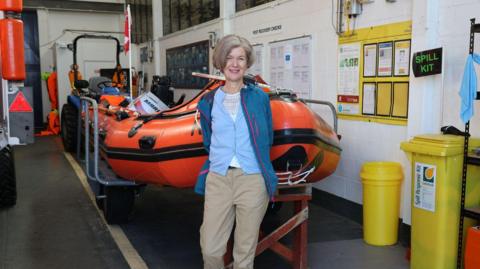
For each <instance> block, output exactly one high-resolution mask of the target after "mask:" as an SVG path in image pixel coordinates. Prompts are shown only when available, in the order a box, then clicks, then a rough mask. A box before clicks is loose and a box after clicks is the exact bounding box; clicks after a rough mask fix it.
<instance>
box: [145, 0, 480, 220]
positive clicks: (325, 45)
mask: <svg viewBox="0 0 480 269" xmlns="http://www.w3.org/2000/svg"><path fill="white" fill-rule="evenodd" d="M233 2H234V1H227V0H223V1H222V0H221V1H220V3H221V5H220V6H221V14H226V17H225V18H223V17H221V18H219V19H218V20H215V21H212V22H209V23H206V24H203V25H200V26H197V27H193V28H192V29H187V30H184V31H181V32H178V33H174V34H171V35H167V36H163V34H162V33H161V32H158V30H157V32H155V33H154V35H156V36H157V37H158V38H159V39H158V40H159V41H158V43H157V46H156V48H158V51H156V55H157V57H156V65H157V66H158V67H157V68H158V69H157V70H159V72H160V74H165V72H166V70H165V65H166V63H165V50H166V49H168V48H171V47H177V46H181V45H185V44H188V43H193V42H196V41H199V40H205V39H207V38H208V32H209V31H218V34H219V36H220V37H221V36H222V35H223V34H224V32H223V31H224V30H225V31H228V32H233V33H235V34H239V35H242V36H244V37H246V38H247V39H249V40H250V41H251V43H255V44H259V43H262V44H264V45H267V44H268V42H271V41H275V40H282V39H286V38H292V37H299V36H302V35H311V36H312V44H313V49H312V53H313V56H312V57H313V66H312V72H313V81H312V85H313V89H312V98H314V99H321V100H327V101H330V102H332V103H334V104H335V103H336V94H337V91H336V85H337V81H336V79H337V72H336V71H337V68H336V65H337V49H338V38H337V36H336V34H335V31H334V29H333V27H332V6H331V5H332V1H318V0H277V1H274V2H271V3H267V4H265V5H262V6H259V7H256V8H252V9H249V10H245V11H242V12H239V13H236V14H233V15H232V16H231V15H229V14H230V13H229V10H230V9H229V7H228V6H225V5H231V4H232V3H233ZM333 2H336V1H333ZM153 5H154V10H157V12H154V21H156V22H157V23H160V25H161V18H158V16H161V8H160V9H159V7H158V6H159V5H160V3H156V1H154V3H153ZM156 6H157V7H156ZM479 9H480V2H478V1H471V0H470V1H467V0H425V1H413V0H403V1H396V2H394V3H388V2H386V1H383V0H382V1H374V2H373V3H370V4H364V5H363V12H362V14H361V15H359V16H358V18H357V22H356V28H365V27H370V26H378V25H382V24H389V23H395V22H402V21H410V20H411V21H412V52H416V51H422V50H427V49H431V48H435V47H443V51H444V71H443V74H441V75H436V76H430V77H425V78H415V77H414V76H413V74H412V75H411V77H410V95H409V121H408V125H407V126H395V125H387V124H380V123H371V122H361V121H352V120H339V123H338V125H339V133H340V134H341V135H342V141H341V145H342V147H343V152H342V160H341V162H340V165H339V167H338V169H337V171H336V172H335V174H334V175H332V176H331V177H329V178H327V179H325V180H323V181H321V182H319V183H317V184H315V187H317V188H319V189H322V190H325V191H328V192H330V193H332V194H335V195H337V196H340V197H343V198H345V199H348V200H350V201H354V202H356V203H362V189H363V188H362V184H361V180H360V177H359V172H360V168H361V165H362V164H363V163H364V162H367V161H395V162H399V163H401V164H402V165H403V167H404V174H405V180H404V184H403V185H402V192H403V194H402V212H401V216H400V217H402V218H403V220H404V222H405V223H407V224H409V223H410V206H411V203H410V196H411V195H410V191H411V176H410V167H409V166H410V163H409V162H408V160H407V158H406V154H405V153H404V152H403V151H402V150H400V143H401V142H403V141H407V140H409V139H411V138H412V137H413V136H415V135H419V134H425V133H439V129H440V127H441V126H444V125H449V124H452V125H455V126H458V127H460V129H462V128H463V123H461V121H460V118H459V111H460V98H459V96H458V90H459V87H460V82H461V78H462V73H463V68H464V63H465V58H466V56H467V54H468V40H469V25H470V21H469V19H470V18H471V17H475V16H476V15H477V14H478V12H476V11H478V10H479ZM158 10H160V11H158ZM155 17H156V18H155ZM478 22H479V23H480V17H479V21H478ZM278 24H281V25H282V31H280V32H278V33H276V34H270V35H263V36H255V35H253V33H252V30H254V29H258V28H261V27H262V26H272V25H278ZM160 30H161V29H160ZM479 42H480V40H479V39H477V40H476V43H477V44H480V43H479ZM477 51H480V50H477ZM268 53H269V50H268V49H265V50H264V65H265V66H264V67H265V70H269V55H268ZM268 76H269V72H268V71H267V72H266V73H265V74H264V77H265V79H266V80H267V81H268V79H269V77H268ZM187 92H192V91H191V90H188V91H187ZM191 95H193V93H192V94H191ZM475 108H476V109H477V111H478V110H479V109H480V105H479V103H478V102H477V103H476V106H475ZM315 109H316V110H317V111H318V112H319V113H320V114H322V115H323V116H324V117H326V118H327V119H328V118H329V117H328V110H326V109H321V108H315ZM479 117H480V116H478V115H477V116H475V117H474V119H473V122H474V124H472V127H471V132H472V133H473V135H474V136H480V123H479V124H475V122H480V121H479Z"/></svg>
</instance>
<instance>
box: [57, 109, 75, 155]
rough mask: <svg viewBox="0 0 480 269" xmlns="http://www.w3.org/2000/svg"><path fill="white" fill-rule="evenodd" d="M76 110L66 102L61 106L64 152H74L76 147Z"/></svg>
mask: <svg viewBox="0 0 480 269" xmlns="http://www.w3.org/2000/svg"><path fill="white" fill-rule="evenodd" d="M77 117H78V110H77V108H76V107H74V106H73V105H71V104H69V103H66V104H64V105H63V108H62V117H61V123H62V124H61V125H62V141H63V147H64V149H65V151H66V152H75V151H76V149H77V121H78V118H77Z"/></svg>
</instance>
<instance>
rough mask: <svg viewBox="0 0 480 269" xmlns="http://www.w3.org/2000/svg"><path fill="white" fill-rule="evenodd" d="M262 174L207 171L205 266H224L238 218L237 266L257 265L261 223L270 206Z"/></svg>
mask: <svg viewBox="0 0 480 269" xmlns="http://www.w3.org/2000/svg"><path fill="white" fill-rule="evenodd" d="M268 200H269V199H268V193H267V190H266V187H265V182H264V180H263V177H262V175H261V174H252V175H247V174H244V173H243V171H242V169H229V170H228V172H227V175H226V176H221V175H219V174H216V173H214V172H210V173H209V174H208V175H207V181H206V189H205V206H204V213H203V223H202V226H201V228H200V245H201V247H202V254H203V261H204V269H222V268H224V264H223V255H224V254H225V252H226V246H227V243H228V239H229V238H230V234H231V232H232V228H233V224H234V222H235V232H234V246H233V260H234V264H233V268H234V269H253V260H254V258H255V250H256V247H257V242H258V233H259V229H260V224H261V223H262V219H263V217H264V215H265V211H266V210H267V206H268Z"/></svg>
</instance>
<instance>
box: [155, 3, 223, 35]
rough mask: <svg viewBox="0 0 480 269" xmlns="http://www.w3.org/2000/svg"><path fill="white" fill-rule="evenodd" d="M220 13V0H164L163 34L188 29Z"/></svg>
mask: <svg viewBox="0 0 480 269" xmlns="http://www.w3.org/2000/svg"><path fill="white" fill-rule="evenodd" d="M219 15H220V3H219V0H164V1H163V34H164V35H168V34H171V33H174V32H176V31H179V30H183V29H187V28H189V27H192V26H195V25H197V24H200V23H203V22H207V21H210V20H213V19H216V18H218V16H219Z"/></svg>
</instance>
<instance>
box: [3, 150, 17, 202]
mask: <svg viewBox="0 0 480 269" xmlns="http://www.w3.org/2000/svg"><path fill="white" fill-rule="evenodd" d="M16 203H17V184H16V181H15V165H14V160H13V151H12V148H11V147H9V146H6V147H5V148H3V149H2V150H1V151H0V207H10V206H13V205H15V204H16Z"/></svg>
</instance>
